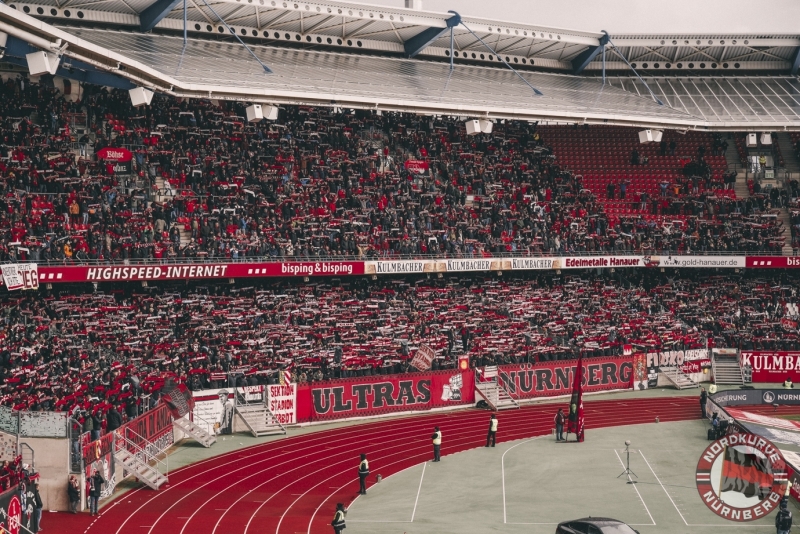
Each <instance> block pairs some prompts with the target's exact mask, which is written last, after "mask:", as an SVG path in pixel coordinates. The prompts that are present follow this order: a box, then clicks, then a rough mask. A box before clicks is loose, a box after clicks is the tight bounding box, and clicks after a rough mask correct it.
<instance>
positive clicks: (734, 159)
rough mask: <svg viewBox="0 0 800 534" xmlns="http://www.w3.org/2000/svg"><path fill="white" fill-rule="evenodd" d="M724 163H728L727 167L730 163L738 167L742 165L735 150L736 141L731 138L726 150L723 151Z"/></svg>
mask: <svg viewBox="0 0 800 534" xmlns="http://www.w3.org/2000/svg"><path fill="white" fill-rule="evenodd" d="M725 161H727V162H728V165H730V164H731V163H736V164H737V165H739V166H741V165H743V164H742V160H741V159H740V158H739V151H738V149H737V148H736V141H735V140H734V139H733V138H729V142H728V149H727V150H726V151H725Z"/></svg>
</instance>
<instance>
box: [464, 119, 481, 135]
mask: <svg viewBox="0 0 800 534" xmlns="http://www.w3.org/2000/svg"><path fill="white" fill-rule="evenodd" d="M464 124H465V125H466V126H467V135H477V134H479V133H481V121H479V120H471V121H467V122H465V123H464Z"/></svg>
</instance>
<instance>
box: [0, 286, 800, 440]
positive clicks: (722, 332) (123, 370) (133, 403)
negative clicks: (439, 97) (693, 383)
mask: <svg viewBox="0 0 800 534" xmlns="http://www.w3.org/2000/svg"><path fill="white" fill-rule="evenodd" d="M783 276H784V275H780V274H774V273H769V274H768V275H765V277H764V278H760V277H756V276H755V275H751V274H747V275H744V274H742V275H732V274H730V273H729V274H728V275H726V276H725V277H722V276H709V275H699V274H694V273H692V274H683V275H681V276H680V277H678V278H667V275H666V274H665V273H660V272H655V270H654V271H628V272H626V273H625V274H624V275H623V274H621V273H620V272H618V273H616V274H607V275H603V276H598V275H595V274H590V273H589V272H586V273H579V274H575V275H563V276H562V275H557V274H550V273H547V274H529V275H524V276H514V277H511V278H507V277H503V278H495V277H485V276H475V277H455V276H452V277H451V276H448V277H445V278H442V279H438V278H436V279H427V278H422V277H419V278H416V279H415V278H410V279H393V278H389V279H386V278H379V279H378V280H369V279H367V278H354V279H343V280H339V279H329V280H323V281H318V282H312V283H306V284H302V283H297V282H268V281H259V282H256V283H254V284H253V285H252V286H249V287H239V286H230V285H228V284H213V283H212V284H201V283H199V282H195V283H191V284H186V283H180V284H172V285H169V284H166V285H164V284H157V285H156V284H151V286H150V287H147V288H143V287H140V286H135V287H134V286H132V285H129V286H125V288H124V289H122V290H113V291H112V293H110V294H109V293H103V292H96V293H88V292H83V291H80V289H82V288H74V289H73V290H63V291H59V293H58V295H47V294H44V293H45V292H44V291H42V293H41V294H40V293H27V294H19V293H17V294H6V295H4V296H3V297H2V301H3V302H2V312H0V313H2V319H3V320H2V321H0V325H1V326H2V329H1V330H2V331H1V332H0V337H2V341H3V343H2V351H0V393H1V394H2V396H1V397H0V403H2V404H4V405H7V406H12V407H13V408H15V409H27V410H56V411H67V412H70V413H71V414H75V415H76V416H78V417H81V418H83V419H86V418H88V419H92V418H91V415H93V414H94V415H95V418H94V419H93V420H91V423H90V424H91V427H90V428H88V430H95V431H96V432H98V434H99V431H100V430H101V429H107V428H109V427H110V426H113V427H114V428H116V427H117V426H119V425H120V424H122V423H124V420H125V419H126V418H132V417H135V416H136V415H137V414H138V413H139V412H140V411H141V410H142V409H144V408H146V407H147V406H148V403H154V402H155V400H156V399H157V397H158V392H159V390H160V388H161V387H162V386H163V385H164V383H165V381H167V380H174V381H176V382H177V383H182V384H185V385H187V386H188V387H189V388H190V389H195V390H198V389H205V388H214V387H223V386H230V385H233V384H234V383H235V384H236V385H255V384H266V383H275V382H276V381H277V380H279V377H278V374H279V373H280V374H285V372H286V371H288V372H289V374H291V376H292V378H291V379H292V380H294V381H296V382H300V383H303V382H309V381H318V380H326V379H332V378H338V377H348V376H361V375H368V374H390V373H398V372H406V371H413V369H412V368H410V367H409V360H410V359H411V358H412V357H413V356H414V354H415V353H416V351H417V349H418V347H419V346H420V344H423V343H424V344H426V345H428V346H429V347H431V348H432V349H434V350H435V351H436V354H437V357H436V359H435V360H434V368H435V369H436V368H448V367H452V366H454V364H455V361H456V360H457V357H458V355H460V354H464V353H466V354H468V355H469V357H470V361H471V364H472V365H477V366H481V365H489V364H499V363H533V364H536V363H538V362H545V361H551V360H558V359H570V358H575V357H577V356H578V355H581V354H582V355H584V356H586V357H596V356H604V355H615V354H620V353H621V352H622V345H623V344H630V345H632V346H633V347H634V348H636V350H638V351H647V352H653V351H664V350H673V349H684V348H686V349H690V348H704V347H706V346H725V347H741V348H764V349H784V350H785V349H788V348H791V347H794V346H796V342H797V335H796V334H797V331H796V328H795V329H790V330H787V329H785V325H784V324H782V322H781V318H783V317H786V316H787V315H797V303H798V300H800V296H798V288H800V284H798V281H797V279H795V278H787V279H785V280H784V279H783ZM101 289H102V288H101ZM109 289H111V286H109ZM112 412H113V413H112Z"/></svg>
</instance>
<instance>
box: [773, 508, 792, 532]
mask: <svg viewBox="0 0 800 534" xmlns="http://www.w3.org/2000/svg"><path fill="white" fill-rule="evenodd" d="M791 528H792V512H790V511H789V508H788V506H787V505H786V503H785V502H782V503H781V509H780V511H779V512H778V515H776V516H775V529H776V530H777V532H778V534H789V530H790V529H791Z"/></svg>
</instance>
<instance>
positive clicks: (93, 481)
mask: <svg viewBox="0 0 800 534" xmlns="http://www.w3.org/2000/svg"><path fill="white" fill-rule="evenodd" d="M88 483H89V514H90V515H92V516H95V515H97V505H98V504H99V502H100V495H101V493H102V491H103V484H105V483H106V481H105V479H104V478H103V475H101V474H100V473H99V472H98V471H97V469H95V470H94V474H93V475H92V476H90V477H89V480H88Z"/></svg>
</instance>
